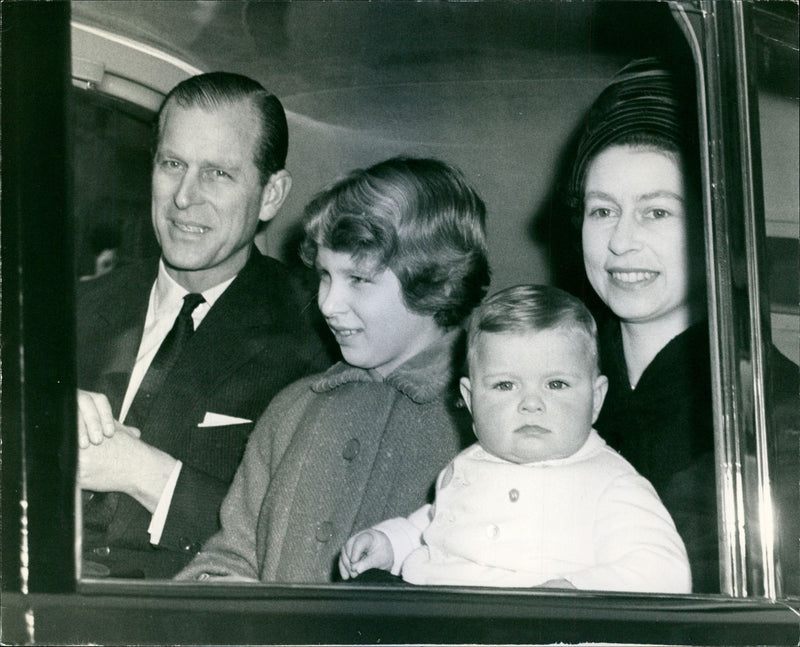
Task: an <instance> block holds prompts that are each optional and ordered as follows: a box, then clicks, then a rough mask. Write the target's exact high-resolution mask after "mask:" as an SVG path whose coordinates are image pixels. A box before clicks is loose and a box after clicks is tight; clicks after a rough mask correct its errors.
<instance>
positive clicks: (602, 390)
mask: <svg viewBox="0 0 800 647" xmlns="http://www.w3.org/2000/svg"><path fill="white" fill-rule="evenodd" d="M606 393H608V378H607V377H606V376H605V375H598V376H597V377H596V378H595V380H594V387H592V424H594V423H595V422H597V416H599V415H600V409H602V408H603V402H604V401H605V399H606Z"/></svg>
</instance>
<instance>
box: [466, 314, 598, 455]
mask: <svg viewBox="0 0 800 647" xmlns="http://www.w3.org/2000/svg"><path fill="white" fill-rule="evenodd" d="M469 368H470V378H462V380H461V392H462V394H463V395H464V399H465V400H466V402H467V406H468V407H469V410H470V412H471V413H472V418H473V422H474V429H475V435H476V436H477V437H478V441H479V442H480V444H481V446H482V447H483V448H484V449H485V450H486V451H488V452H489V453H491V454H494V455H495V456H498V457H500V458H503V459H505V460H508V461H511V462H514V463H533V462H539V461H546V460H551V459H555V458H565V457H567V456H570V455H572V454H574V453H575V452H576V451H577V450H578V449H580V448H581V446H582V445H583V444H584V442H586V438H587V437H588V436H589V432H590V431H591V427H592V424H593V423H594V421H595V420H596V418H597V415H598V414H599V413H600V407H601V406H602V405H603V398H604V397H605V394H606V389H607V385H608V381H607V380H606V378H605V376H602V375H598V374H597V370H596V367H595V364H594V362H593V361H592V357H591V355H590V353H589V350H588V344H587V342H586V340H585V339H584V338H583V336H582V335H581V334H578V333H576V332H574V331H570V330H567V329H559V328H556V329H553V330H543V331H539V332H529V333H482V334H481V335H480V337H478V340H477V348H476V349H475V355H474V357H473V359H472V361H471V362H470V367H469Z"/></svg>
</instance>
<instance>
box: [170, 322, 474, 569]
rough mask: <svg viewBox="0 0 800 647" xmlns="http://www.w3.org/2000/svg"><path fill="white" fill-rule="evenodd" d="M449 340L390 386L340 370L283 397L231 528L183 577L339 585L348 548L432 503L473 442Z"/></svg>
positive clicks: (245, 470)
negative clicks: (441, 477) (442, 475)
mask: <svg viewBox="0 0 800 647" xmlns="http://www.w3.org/2000/svg"><path fill="white" fill-rule="evenodd" d="M459 341H460V335H458V334H457V333H455V332H453V333H449V334H448V335H447V336H446V337H445V338H444V339H443V340H442V341H441V342H440V343H438V344H436V345H434V346H432V347H430V348H428V349H427V350H425V351H423V352H422V353H420V354H418V355H417V356H415V357H413V358H411V359H410V360H409V361H407V362H406V363H405V364H404V365H402V366H400V367H398V368H397V369H396V370H395V371H394V373H392V374H391V375H390V376H389V377H388V378H386V379H385V380H384V381H382V382H377V381H374V379H373V377H372V376H371V375H370V373H368V372H367V371H365V370H362V369H358V368H354V367H352V366H350V365H348V364H345V363H339V364H337V365H335V366H333V367H332V368H331V369H329V370H328V371H327V372H325V373H322V374H320V375H317V376H312V377H309V378H304V379H302V380H300V381H299V382H296V383H295V384H293V385H291V386H289V387H288V388H286V389H284V391H282V392H281V393H280V394H279V395H278V396H277V397H276V398H275V399H274V400H273V401H272V403H271V404H270V406H269V408H268V409H267V411H266V412H265V413H264V415H263V416H262V417H261V418H260V420H259V421H258V423H257V425H256V428H255V430H254V431H253V434H252V435H251V437H250V441H249V443H248V446H247V450H246V452H245V456H244V459H243V460H242V464H241V465H240V467H239V470H238V472H237V473H236V477H235V478H234V481H233V484H232V486H231V489H230V491H229V492H228V495H227V497H226V498H225V501H224V502H223V505H222V510H221V513H220V516H221V521H222V529H221V530H220V531H219V532H218V533H217V534H216V535H215V536H213V537H212V538H211V539H210V540H209V541H208V542H207V543H206V544H205V546H204V547H203V549H202V551H201V552H200V553H198V554H197V555H196V556H195V558H194V560H193V561H192V562H191V564H189V566H188V567H187V568H185V569H184V570H183V571H182V572H181V573H180V574H179V575H178V576H177V579H205V578H207V577H210V576H212V577H213V576H216V575H236V576H243V577H246V578H258V579H260V580H261V581H264V582H310V583H323V582H330V581H331V580H332V579H334V577H335V576H334V573H335V568H334V567H335V564H336V560H337V557H338V554H339V551H340V550H341V548H342V546H343V545H344V542H345V541H346V540H347V539H348V537H350V535H352V534H353V533H354V532H356V531H358V530H361V529H363V528H366V527H368V526H371V525H373V524H375V523H377V522H379V521H381V520H383V519H386V518H388V517H394V516H398V515H407V514H409V513H410V512H411V511H413V510H415V509H416V508H418V507H419V506H420V505H422V504H424V503H425V502H428V501H430V500H431V495H432V488H433V485H434V481H435V479H436V475H437V474H438V473H439V471H440V470H441V469H442V468H443V467H444V466H445V465H447V463H448V462H449V461H450V460H451V459H452V458H453V456H455V455H456V454H457V453H458V452H459V451H460V449H461V448H463V447H464V446H466V444H467V443H468V442H469V441H470V437H471V431H470V422H469V416H468V412H467V411H466V409H465V408H464V407H463V404H461V403H460V400H459V399H458V397H457V389H456V379H457V375H456V373H455V371H454V370H453V366H459V365H460V364H459V363H454V357H453V356H454V354H459V353H460V350H461V344H460V343H458V342H459Z"/></svg>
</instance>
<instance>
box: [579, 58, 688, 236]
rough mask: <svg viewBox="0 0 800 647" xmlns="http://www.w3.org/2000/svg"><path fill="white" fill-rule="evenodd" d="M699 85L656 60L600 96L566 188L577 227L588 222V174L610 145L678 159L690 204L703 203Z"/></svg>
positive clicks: (632, 66)
mask: <svg viewBox="0 0 800 647" xmlns="http://www.w3.org/2000/svg"><path fill="white" fill-rule="evenodd" d="M695 106H696V99H695V94H694V85H693V83H691V82H689V81H688V80H685V79H681V78H680V77H679V76H678V74H676V73H674V72H671V71H669V70H668V69H667V68H666V67H665V66H664V65H663V64H662V63H660V62H659V61H658V60H657V59H655V58H646V59H640V60H636V61H633V62H631V63H629V64H628V65H626V66H625V67H624V68H622V69H621V70H620V71H619V72H618V73H617V75H616V76H615V77H614V78H613V79H612V81H611V82H610V83H609V85H608V86H607V87H606V88H605V89H604V90H603V92H602V93H601V94H600V96H598V97H597V99H596V100H595V102H594V104H592V107H591V109H590V110H589V113H588V116H587V118H586V120H585V122H584V126H583V129H582V133H581V135H580V139H579V140H578V145H577V149H576V152H575V156H574V163H573V165H572V171H571V174H570V176H569V179H568V181H567V185H566V195H565V198H566V204H567V207H568V209H569V211H570V212H571V214H570V215H571V217H572V222H573V224H574V225H575V226H576V227H577V228H578V229H580V226H581V224H582V222H583V193H584V186H585V181H586V172H587V170H588V168H589V165H590V164H591V162H592V160H594V158H595V157H596V156H597V155H598V154H599V153H601V152H602V151H604V150H606V149H607V148H609V147H610V146H626V145H627V146H634V147H641V148H650V149H655V150H658V151H661V152H665V153H669V154H672V155H674V156H675V159H676V161H677V162H678V164H679V165H680V166H681V168H682V169H683V175H684V184H685V186H686V192H687V196H686V197H687V201H688V202H689V204H692V205H696V204H699V195H700V194H699V183H700V168H699V149H698V145H697V123H696V121H697V120H696V110H695Z"/></svg>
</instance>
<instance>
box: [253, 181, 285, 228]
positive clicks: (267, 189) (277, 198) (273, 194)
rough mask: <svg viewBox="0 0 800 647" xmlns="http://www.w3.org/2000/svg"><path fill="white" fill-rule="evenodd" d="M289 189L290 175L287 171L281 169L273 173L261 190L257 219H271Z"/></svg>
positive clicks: (263, 220)
mask: <svg viewBox="0 0 800 647" xmlns="http://www.w3.org/2000/svg"><path fill="white" fill-rule="evenodd" d="M291 190H292V176H291V175H290V174H289V171H287V170H286V169H281V170H280V171H277V172H275V173H273V174H272V175H271V176H270V178H269V181H267V183H266V184H265V185H264V188H263V189H262V190H261V210H260V211H259V213H258V219H259V220H260V221H261V222H267V221H268V220H272V219H273V218H274V217H275V214H276V213H278V209H280V208H281V205H282V204H283V201H284V200H286V196H288V195H289V191H291Z"/></svg>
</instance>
